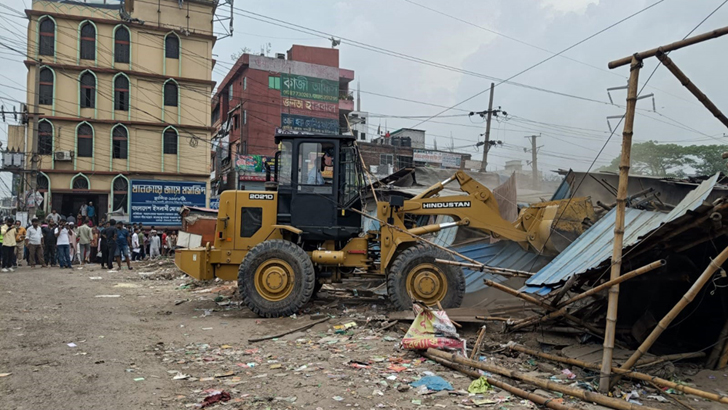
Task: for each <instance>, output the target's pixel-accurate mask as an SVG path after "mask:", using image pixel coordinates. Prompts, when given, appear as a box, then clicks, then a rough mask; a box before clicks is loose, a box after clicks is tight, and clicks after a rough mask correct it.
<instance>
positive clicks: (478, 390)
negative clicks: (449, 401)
mask: <svg viewBox="0 0 728 410" xmlns="http://www.w3.org/2000/svg"><path fill="white" fill-rule="evenodd" d="M488 390H490V383H488V380H487V379H486V378H485V377H481V378H479V379H477V380H473V382H472V383H470V386H468V393H472V394H483V393H486V392H487V391H488Z"/></svg>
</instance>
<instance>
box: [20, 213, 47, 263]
mask: <svg viewBox="0 0 728 410" xmlns="http://www.w3.org/2000/svg"><path fill="white" fill-rule="evenodd" d="M31 223H32V224H33V225H32V226H31V227H30V228H28V229H27V231H26V233H25V246H26V247H27V248H28V262H30V267H31V268H35V265H36V264H37V263H40V265H41V266H43V267H44V268H45V267H46V264H45V261H44V260H43V243H44V242H45V241H44V239H43V229H42V228H41V227H40V226H39V225H38V218H33V220H32V221H31Z"/></svg>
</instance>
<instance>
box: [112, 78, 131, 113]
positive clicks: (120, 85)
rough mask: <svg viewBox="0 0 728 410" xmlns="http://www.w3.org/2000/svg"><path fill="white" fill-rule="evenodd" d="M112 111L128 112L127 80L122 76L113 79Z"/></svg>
mask: <svg viewBox="0 0 728 410" xmlns="http://www.w3.org/2000/svg"><path fill="white" fill-rule="evenodd" d="M114 109H115V110H117V111H129V79H128V78H126V76H125V75H122V74H119V75H118V76H117V77H116V78H115V79H114Z"/></svg>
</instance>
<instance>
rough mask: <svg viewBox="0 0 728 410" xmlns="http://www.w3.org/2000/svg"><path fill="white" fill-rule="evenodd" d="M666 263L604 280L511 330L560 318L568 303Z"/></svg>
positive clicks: (659, 263) (654, 264) (657, 262)
mask: <svg viewBox="0 0 728 410" xmlns="http://www.w3.org/2000/svg"><path fill="white" fill-rule="evenodd" d="M666 263H667V262H665V260H664V259H661V260H659V261H655V262H652V263H650V264H648V265H645V266H643V267H641V268H638V269H635V270H633V271H631V272H629V273H625V274H624V275H622V276H620V277H618V278H617V279H614V280H610V281H608V282H604V283H602V284H601V285H599V286H596V287H594V288H592V289H589V290H588V291H586V292H584V293H580V294H579V295H576V296H574V297H573V298H571V299H569V300H566V301H564V302H561V303H559V304H558V305H556V307H557V308H559V310H556V311H554V312H551V313H549V314H548V315H545V316H534V317H530V318H527V319H522V320H519V321H518V322H516V323H515V324H514V325H513V327H511V330H518V329H521V328H524V327H526V326H530V325H533V324H537V323H543V322H546V321H549V320H552V319H556V318H559V317H561V316H563V315H564V313H566V306H568V305H570V304H572V303H574V302H576V301H579V300H582V299H584V298H586V297H589V296H592V295H594V294H597V293H599V292H601V291H603V290H604V289H607V288H609V287H610V286H613V285H617V284H620V283H622V282H624V281H626V280H629V279H632V278H634V277H637V276H640V275H642V274H645V273H647V272H650V271H653V270H655V269H657V268H659V267H662V266H664V265H665V264H666Z"/></svg>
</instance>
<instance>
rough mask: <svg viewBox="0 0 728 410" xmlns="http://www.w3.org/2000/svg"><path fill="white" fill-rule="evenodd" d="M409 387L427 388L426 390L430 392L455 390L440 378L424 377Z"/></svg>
mask: <svg viewBox="0 0 728 410" xmlns="http://www.w3.org/2000/svg"><path fill="white" fill-rule="evenodd" d="M410 386H412V387H420V386H427V389H428V390H432V391H442V390H455V389H453V387H452V385H451V384H450V383H449V382H448V381H447V380H445V379H443V378H442V377H440V376H425V377H423V378H421V379H420V380H417V381H414V382H412V383H410Z"/></svg>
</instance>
